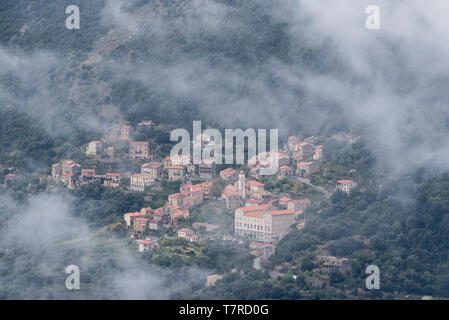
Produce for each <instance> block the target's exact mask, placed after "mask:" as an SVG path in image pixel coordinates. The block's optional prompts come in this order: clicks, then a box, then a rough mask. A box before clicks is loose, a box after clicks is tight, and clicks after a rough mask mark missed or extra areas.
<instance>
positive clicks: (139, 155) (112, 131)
mask: <svg viewBox="0 0 449 320" xmlns="http://www.w3.org/2000/svg"><path fill="white" fill-rule="evenodd" d="M153 125H154V124H153V122H152V121H151V120H144V121H142V122H140V123H139V124H138V126H153ZM133 136H134V127H132V126H130V125H118V124H116V125H113V126H112V127H111V128H109V130H108V131H107V132H106V134H105V137H104V139H103V140H94V141H91V142H89V144H88V145H87V147H86V155H88V156H100V157H108V158H114V156H115V150H116V146H117V145H118V144H119V143H121V142H126V143H128V146H129V152H128V156H129V159H132V160H134V159H141V160H152V155H151V154H150V144H149V142H148V141H134V140H133Z"/></svg>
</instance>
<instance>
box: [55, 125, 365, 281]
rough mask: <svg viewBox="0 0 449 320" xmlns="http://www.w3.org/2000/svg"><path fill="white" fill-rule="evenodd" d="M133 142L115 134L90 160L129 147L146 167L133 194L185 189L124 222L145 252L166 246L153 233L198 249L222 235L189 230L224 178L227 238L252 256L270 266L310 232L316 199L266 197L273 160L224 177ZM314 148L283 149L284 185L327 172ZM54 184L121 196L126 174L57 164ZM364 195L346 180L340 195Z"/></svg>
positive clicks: (338, 265)
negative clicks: (264, 174) (281, 249)
mask: <svg viewBox="0 0 449 320" xmlns="http://www.w3.org/2000/svg"><path fill="white" fill-rule="evenodd" d="M152 125H154V124H153V123H152V122H151V121H142V122H141V123H140V124H139V126H152ZM132 137H133V127H131V126H126V125H125V126H118V125H116V126H113V127H112V128H111V130H110V131H109V132H108V133H107V134H106V135H105V139H104V140H96V141H92V142H90V143H89V145H88V146H87V148H86V154H87V155H89V156H97V155H101V156H102V155H107V156H109V157H112V158H113V157H114V148H115V146H116V144H117V143H119V142H123V141H126V142H128V144H129V154H128V156H129V159H131V160H143V161H144V163H143V164H142V165H141V166H140V171H139V172H137V173H134V174H130V186H129V189H130V190H132V191H139V192H144V191H147V190H148V188H149V187H151V186H152V185H154V184H155V183H156V182H157V181H159V180H161V179H167V180H168V181H180V182H181V187H180V190H179V192H177V193H173V194H170V195H169V196H168V199H167V201H166V203H165V204H164V206H163V207H161V208H158V209H151V208H142V209H141V210H140V211H138V212H130V213H126V214H124V220H125V224H126V226H127V227H128V229H129V230H130V232H131V237H132V238H134V239H135V240H136V243H137V244H138V250H139V252H151V251H155V250H159V243H158V240H159V239H158V238H156V237H154V236H148V234H149V233H148V231H160V230H163V229H168V230H170V231H174V232H175V233H176V235H177V237H178V238H181V239H185V240H186V241H187V242H189V243H195V242H198V241H199V240H200V239H201V237H202V235H201V234H202V231H205V232H213V231H215V230H217V229H218V228H219V226H218V225H213V224H208V223H204V222H193V223H192V224H191V225H189V226H187V227H186V225H185V219H189V217H190V213H191V210H193V209H194V208H195V207H197V206H198V205H200V204H202V203H203V202H204V201H207V200H208V199H209V198H210V189H211V186H212V182H213V181H214V179H216V178H218V177H219V178H221V179H222V180H224V181H225V182H226V185H225V187H224V189H223V192H222V194H221V199H222V201H223V202H224V204H225V206H226V208H227V209H229V210H233V211H234V234H233V236H231V235H229V236H226V237H229V239H234V240H235V241H239V243H240V242H242V241H241V240H242V239H247V240H250V241H251V242H250V245H249V249H250V251H251V252H250V253H251V254H252V255H253V256H256V257H257V258H259V259H260V260H261V261H265V260H267V259H268V258H269V257H270V256H272V255H273V254H274V253H275V249H276V243H277V241H278V240H279V239H281V238H282V237H283V236H284V235H286V234H287V233H288V232H290V231H291V228H292V227H293V226H295V225H296V228H297V229H299V230H301V229H303V228H304V227H305V224H306V219H305V217H304V212H305V210H306V209H307V208H309V207H310V206H311V205H312V203H311V201H310V200H309V199H292V198H290V197H288V196H281V195H276V194H273V193H271V192H269V191H267V190H265V185H264V184H263V183H261V182H260V181H258V180H259V178H260V170H261V168H264V167H267V166H271V164H270V162H269V161H272V160H271V158H270V157H269V156H270V153H268V152H267V153H265V154H263V155H258V156H256V157H254V158H252V159H249V161H248V167H249V168H250V171H249V175H248V177H247V176H246V175H245V173H244V172H243V171H238V170H236V169H234V168H227V169H225V170H222V171H220V172H219V173H218V174H217V170H216V169H217V168H216V165H215V163H214V162H213V161H202V162H201V163H200V164H197V165H195V164H193V163H192V157H191V156H182V155H177V156H173V157H166V158H164V159H159V160H156V159H155V157H154V156H153V155H151V154H150V150H149V143H148V142H141V141H133V140H132ZM206 138H207V137H203V140H202V142H201V143H202V146H201V147H204V145H203V144H207V143H210V141H209V140H208V139H206ZM314 140H315V138H314V137H310V138H307V139H304V140H303V141H301V139H299V138H298V137H296V136H291V137H289V138H288V143H287V145H286V146H285V148H284V149H283V150H284V151H283V152H284V153H281V152H278V153H277V154H276V157H275V158H274V159H276V161H278V168H279V171H278V173H277V177H278V179H282V178H287V179H296V178H308V177H310V176H311V175H312V174H315V173H317V172H319V171H320V162H321V161H322V157H323V147H322V146H320V145H317V146H316V145H314ZM193 143H195V141H193ZM266 159H269V160H266ZM128 175H129V173H128ZM52 176H53V178H54V179H58V180H60V181H61V182H62V183H64V184H65V185H66V186H67V187H69V188H75V187H77V186H78V185H82V184H88V183H101V184H103V185H104V186H106V187H111V188H117V187H119V186H120V180H121V174H118V173H106V174H103V175H98V174H96V172H95V169H82V168H81V166H80V165H79V164H78V163H76V162H74V161H72V160H66V161H63V162H60V163H56V164H54V165H53V167H52ZM193 176H195V177H197V178H200V179H201V180H203V181H204V182H202V183H199V184H195V185H193V184H191V183H189V182H188V181H189V180H190V179H189V178H191V177H193ZM356 187H357V183H356V182H355V181H352V180H339V181H337V186H336V189H338V190H341V191H342V192H344V193H346V194H349V193H351V192H352V190H354V188H356ZM180 219H183V220H182V221H180ZM180 222H182V223H180ZM181 225H182V227H180V226H181ZM224 237H225V236H223V239H224ZM346 265H347V262H346V260H345V259H344V258H336V257H320V258H319V259H318V260H317V261H316V266H318V267H317V268H316V269H315V271H314V272H330V271H331V270H335V269H339V270H340V269H343V268H344V267H345V266H346ZM221 278H222V276H221V275H218V274H215V275H211V276H209V277H208V278H207V281H206V286H214V285H215V283H216V281H218V280H220V279H221Z"/></svg>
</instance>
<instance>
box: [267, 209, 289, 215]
mask: <svg viewBox="0 0 449 320" xmlns="http://www.w3.org/2000/svg"><path fill="white" fill-rule="evenodd" d="M269 214H270V215H272V216H281V215H287V214H293V211H292V210H274V211H270V212H269Z"/></svg>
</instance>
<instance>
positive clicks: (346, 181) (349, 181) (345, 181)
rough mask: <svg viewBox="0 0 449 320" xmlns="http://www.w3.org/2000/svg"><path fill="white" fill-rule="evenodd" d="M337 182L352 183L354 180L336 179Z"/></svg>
mask: <svg viewBox="0 0 449 320" xmlns="http://www.w3.org/2000/svg"><path fill="white" fill-rule="evenodd" d="M337 182H338V183H353V182H354V181H352V180H338V181H337Z"/></svg>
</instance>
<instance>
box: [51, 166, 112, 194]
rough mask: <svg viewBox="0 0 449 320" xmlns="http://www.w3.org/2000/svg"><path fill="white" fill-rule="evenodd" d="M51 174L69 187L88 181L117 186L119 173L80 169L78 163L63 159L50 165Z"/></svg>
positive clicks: (73, 187) (72, 187)
mask: <svg viewBox="0 0 449 320" xmlns="http://www.w3.org/2000/svg"><path fill="white" fill-rule="evenodd" d="M51 176H52V178H53V179H54V180H56V181H60V182H62V183H63V184H64V185H65V186H67V187H68V188H69V189H75V188H76V187H78V186H80V185H84V184H89V183H100V184H103V185H104V186H105V187H108V188H119V187H120V180H121V174H119V173H106V174H101V175H99V174H96V173H95V169H81V166H80V164H79V163H77V162H75V161H73V160H65V161H62V162H58V163H55V164H53V165H52V168H51Z"/></svg>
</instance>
